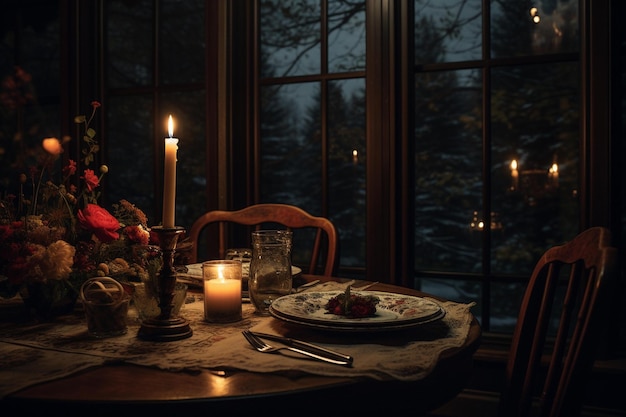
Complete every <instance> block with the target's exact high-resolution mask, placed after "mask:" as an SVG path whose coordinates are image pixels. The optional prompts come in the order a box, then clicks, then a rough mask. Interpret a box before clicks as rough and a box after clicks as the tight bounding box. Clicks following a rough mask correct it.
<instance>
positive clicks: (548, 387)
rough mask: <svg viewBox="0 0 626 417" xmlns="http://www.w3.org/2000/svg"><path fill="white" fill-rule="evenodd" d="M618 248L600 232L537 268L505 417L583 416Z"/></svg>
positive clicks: (515, 342)
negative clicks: (587, 381) (584, 402)
mask: <svg viewBox="0 0 626 417" xmlns="http://www.w3.org/2000/svg"><path fill="white" fill-rule="evenodd" d="M610 245H611V238H610V232H609V230H608V229H606V228H602V227H593V228H590V229H587V230H586V231H584V232H582V233H580V234H579V235H578V236H576V237H575V238H574V239H573V240H572V241H570V242H568V243H566V244H564V245H562V246H556V247H553V248H551V249H548V250H547V251H546V252H545V253H544V255H543V256H542V257H541V259H540V260H539V261H538V263H537V264H536V266H535V269H534V271H533V273H532V275H531V278H530V281H529V283H528V287H527V289H526V292H525V294H524V298H523V299H522V304H521V307H520V312H519V316H518V321H517V325H516V328H515V331H514V333H513V339H512V345H511V351H510V354H509V359H508V364H507V367H506V375H505V386H504V389H503V391H502V397H501V399H500V403H499V412H498V415H499V416H501V417H505V416H506V417H514V416H524V417H526V416H530V415H533V416H534V415H540V416H550V417H557V416H559V417H560V416H563V417H564V416H568V417H572V416H576V415H578V414H579V413H580V410H581V408H582V397H583V395H582V393H584V384H585V382H586V380H587V379H588V376H589V375H590V374H591V370H592V367H593V362H594V359H595V354H596V349H597V347H598V344H599V343H598V342H599V339H600V337H601V336H602V334H603V331H604V330H605V329H606V327H605V326H606V324H607V323H606V322H607V321H608V310H607V309H606V307H607V306H608V304H609V298H610V294H611V291H612V288H613V286H614V285H615V282H616V280H617V274H616V268H617V266H616V264H617V249H616V248H614V247H611V246H610ZM557 300H560V301H557ZM554 313H556V314H554ZM537 408H538V409H537ZM531 410H533V412H531Z"/></svg>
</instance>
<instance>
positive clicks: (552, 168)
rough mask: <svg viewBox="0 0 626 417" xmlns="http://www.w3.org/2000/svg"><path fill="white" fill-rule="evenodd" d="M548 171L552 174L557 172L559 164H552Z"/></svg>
mask: <svg viewBox="0 0 626 417" xmlns="http://www.w3.org/2000/svg"><path fill="white" fill-rule="evenodd" d="M550 172H551V173H553V174H556V173H558V172H559V166H558V165H557V164H552V166H551V167H550Z"/></svg>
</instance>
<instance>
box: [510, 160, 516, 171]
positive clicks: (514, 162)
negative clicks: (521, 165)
mask: <svg viewBox="0 0 626 417" xmlns="http://www.w3.org/2000/svg"><path fill="white" fill-rule="evenodd" d="M511 169H517V160H516V159H514V160H512V161H511Z"/></svg>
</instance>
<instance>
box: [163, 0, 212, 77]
mask: <svg viewBox="0 0 626 417" xmlns="http://www.w3.org/2000/svg"><path fill="white" fill-rule="evenodd" d="M161 5H162V6H161V25H160V29H161V30H160V34H159V40H160V41H161V51H160V54H159V57H160V58H161V63H160V71H159V75H160V76H161V82H162V83H163V84H181V83H193V82H202V81H204V59H205V58H204V49H205V47H204V0H185V1H179V0H161Z"/></svg>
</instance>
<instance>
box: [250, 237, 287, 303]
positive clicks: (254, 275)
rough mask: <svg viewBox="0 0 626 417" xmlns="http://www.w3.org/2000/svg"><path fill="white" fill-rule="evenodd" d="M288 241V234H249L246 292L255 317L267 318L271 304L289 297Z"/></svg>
mask: <svg viewBox="0 0 626 417" xmlns="http://www.w3.org/2000/svg"><path fill="white" fill-rule="evenodd" d="M291 239H292V232H291V231H289V230H258V231H254V232H252V260H251V261H250V275H249V278H248V280H249V282H248V290H249V292H250V301H251V302H252V304H253V305H254V308H255V310H256V313H257V314H261V315H268V314H269V307H270V304H272V301H274V300H275V299H277V298H279V297H282V296H283V295H287V294H289V293H291V287H292V276H291Z"/></svg>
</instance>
